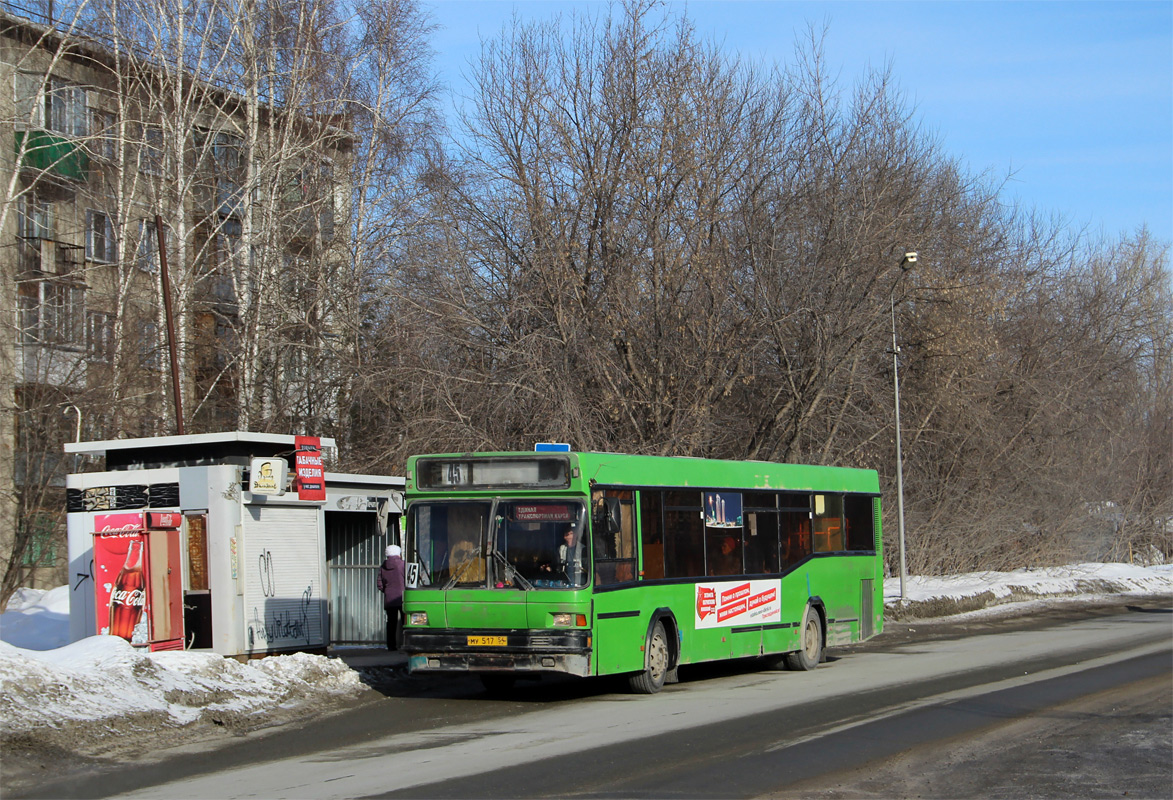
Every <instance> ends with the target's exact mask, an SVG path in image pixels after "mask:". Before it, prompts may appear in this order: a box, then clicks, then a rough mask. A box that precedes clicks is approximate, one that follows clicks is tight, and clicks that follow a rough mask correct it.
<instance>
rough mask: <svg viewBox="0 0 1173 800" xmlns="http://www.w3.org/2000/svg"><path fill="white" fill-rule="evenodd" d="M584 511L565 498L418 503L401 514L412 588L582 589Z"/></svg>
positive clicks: (586, 560)
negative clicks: (414, 569) (413, 570)
mask: <svg viewBox="0 0 1173 800" xmlns="http://www.w3.org/2000/svg"><path fill="white" fill-rule="evenodd" d="M585 522H586V512H585V507H584V505H583V504H582V503H580V502H577V501H573V500H497V501H493V502H488V501H441V502H419V503H415V504H413V505H412V507H411V512H410V516H409V521H408V525H409V532H410V533H409V536H410V546H409V550H408V558H409V560H410V561H412V562H413V563H415V564H418V565H419V571H418V578H417V579H416V583H415V588H424V589H451V588H456V587H463V588H473V587H479V588H494V589H503V590H517V589H553V588H561V589H565V588H582V587H584V586H586V585H587V576H588V575H589V574H590V562H589V557H588V553H589V552H590V550H589V548H588V547H587V532H586V525H585Z"/></svg>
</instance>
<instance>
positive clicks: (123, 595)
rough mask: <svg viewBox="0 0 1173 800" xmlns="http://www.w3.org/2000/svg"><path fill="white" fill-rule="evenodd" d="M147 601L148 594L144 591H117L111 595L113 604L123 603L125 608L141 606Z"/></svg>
mask: <svg viewBox="0 0 1173 800" xmlns="http://www.w3.org/2000/svg"><path fill="white" fill-rule="evenodd" d="M146 601H147V593H146V592H144V591H143V590H142V589H115V590H114V591H113V592H111V593H110V602H111V603H122V605H124V606H141V605H143V604H144V603H146Z"/></svg>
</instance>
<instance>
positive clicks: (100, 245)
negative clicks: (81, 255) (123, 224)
mask: <svg viewBox="0 0 1173 800" xmlns="http://www.w3.org/2000/svg"><path fill="white" fill-rule="evenodd" d="M116 254H117V251H116V248H115V245H114V225H113V223H111V221H110V217H109V216H107V215H106V214H104V213H103V212H101V211H92V210H91V211H87V212H86V258H87V259H88V260H90V261H104V262H107V263H109V262H112V261H114V259H115V258H116Z"/></svg>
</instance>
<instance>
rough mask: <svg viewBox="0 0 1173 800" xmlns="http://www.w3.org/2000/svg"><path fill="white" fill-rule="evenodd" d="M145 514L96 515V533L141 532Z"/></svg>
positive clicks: (136, 512)
mask: <svg viewBox="0 0 1173 800" xmlns="http://www.w3.org/2000/svg"><path fill="white" fill-rule="evenodd" d="M142 529H143V512H141V511H134V512H130V513H126V514H95V515H94V533H116V532H118V531H141V530H142Z"/></svg>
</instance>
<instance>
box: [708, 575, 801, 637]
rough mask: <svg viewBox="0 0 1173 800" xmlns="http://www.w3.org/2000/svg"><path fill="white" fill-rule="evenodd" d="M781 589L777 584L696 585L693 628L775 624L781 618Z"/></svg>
mask: <svg viewBox="0 0 1173 800" xmlns="http://www.w3.org/2000/svg"><path fill="white" fill-rule="evenodd" d="M780 589H781V584H780V582H779V581H777V580H766V581H727V582H723V583H698V584H697V586H696V617H695V618H694V622H695V624H696V627H697V628H720V627H725V626H729V625H749V624H760V623H763V622H778V621H779V620H781V618H782V606H781V602H780V600H781V591H780Z"/></svg>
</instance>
